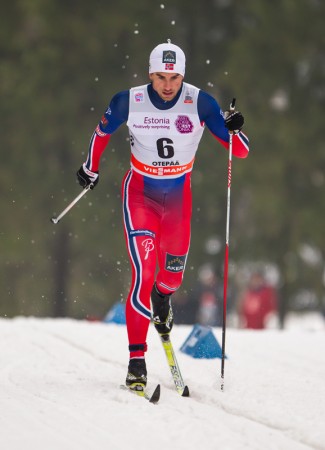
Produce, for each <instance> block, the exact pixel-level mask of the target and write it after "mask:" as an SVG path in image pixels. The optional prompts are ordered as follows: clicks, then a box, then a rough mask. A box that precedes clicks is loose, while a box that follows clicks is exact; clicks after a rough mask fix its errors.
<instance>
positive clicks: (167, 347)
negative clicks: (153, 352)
mask: <svg viewBox="0 0 325 450" xmlns="http://www.w3.org/2000/svg"><path fill="white" fill-rule="evenodd" d="M159 336H160V340H161V342H162V345H163V348H164V351H165V355H166V358H167V362H168V366H169V368H170V372H171V374H172V377H173V380H174V383H175V387H176V391H177V392H178V393H179V394H180V395H181V396H182V397H189V396H190V391H189V388H188V387H187V386H186V385H185V383H184V380H183V377H182V374H181V371H180V368H179V365H178V363H177V359H176V355H175V352H174V349H173V345H172V342H171V340H170V337H169V334H160V335H159Z"/></svg>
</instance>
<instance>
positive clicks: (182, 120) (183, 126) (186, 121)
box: [175, 116, 194, 134]
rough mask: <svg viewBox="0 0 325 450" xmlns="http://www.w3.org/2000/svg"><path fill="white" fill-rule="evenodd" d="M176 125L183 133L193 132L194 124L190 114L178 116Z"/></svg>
mask: <svg viewBox="0 0 325 450" xmlns="http://www.w3.org/2000/svg"><path fill="white" fill-rule="evenodd" d="M175 126H176V128H177V130H178V131H179V132H180V133H181V134H188V133H192V131H193V128H194V125H193V123H192V122H191V120H190V118H189V117H188V116H178V117H177V119H176V121H175Z"/></svg>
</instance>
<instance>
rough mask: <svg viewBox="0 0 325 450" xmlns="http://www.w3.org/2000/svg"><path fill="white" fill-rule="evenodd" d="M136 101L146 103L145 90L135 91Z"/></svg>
mask: <svg viewBox="0 0 325 450" xmlns="http://www.w3.org/2000/svg"><path fill="white" fill-rule="evenodd" d="M134 102H135V103H144V92H143V91H135V92H134Z"/></svg>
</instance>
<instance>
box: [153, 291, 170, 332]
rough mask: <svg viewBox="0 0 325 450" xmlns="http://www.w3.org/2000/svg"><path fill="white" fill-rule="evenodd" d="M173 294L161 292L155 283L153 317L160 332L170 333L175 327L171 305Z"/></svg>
mask: <svg viewBox="0 0 325 450" xmlns="http://www.w3.org/2000/svg"><path fill="white" fill-rule="evenodd" d="M170 298H171V294H169V295H164V294H161V293H160V292H159V291H158V289H157V288H156V284H154V286H153V288H152V291H151V304H152V319H153V323H154V326H155V328H156V330H157V331H158V333H159V334H162V335H163V334H169V333H170V332H171V329H172V327H173V323H174V319H173V310H172V306H171V301H170Z"/></svg>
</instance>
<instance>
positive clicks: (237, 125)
mask: <svg viewBox="0 0 325 450" xmlns="http://www.w3.org/2000/svg"><path fill="white" fill-rule="evenodd" d="M224 118H225V126H226V128H227V129H228V130H229V131H233V132H234V133H239V131H240V130H241V129H242V127H243V125H244V117H243V115H242V113H241V112H239V111H226V112H225V114H224Z"/></svg>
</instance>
